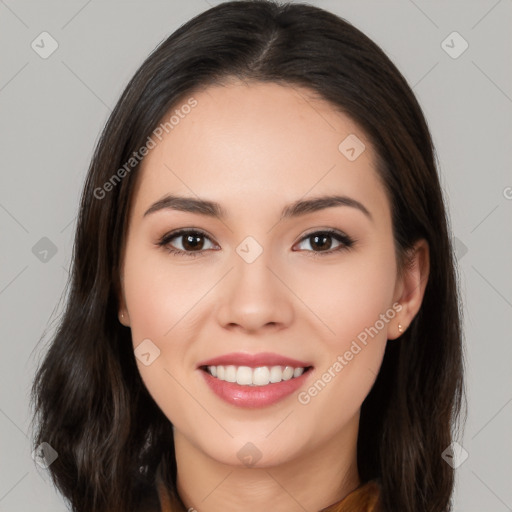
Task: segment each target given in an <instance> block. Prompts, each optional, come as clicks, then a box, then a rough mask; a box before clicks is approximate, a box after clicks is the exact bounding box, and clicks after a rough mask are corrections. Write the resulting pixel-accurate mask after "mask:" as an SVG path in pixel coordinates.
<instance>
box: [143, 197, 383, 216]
mask: <svg viewBox="0 0 512 512" xmlns="http://www.w3.org/2000/svg"><path fill="white" fill-rule="evenodd" d="M335 206H349V207H351V208H356V209H357V210H359V211H361V212H362V213H364V215H365V216H366V217H368V219H370V220H371V221H372V222H373V217H372V214H371V213H370V212H369V211H368V209H367V208H366V207H365V206H364V205H363V204H362V203H360V202H359V201H357V200H355V199H353V198H351V197H348V196H343V195H326V196H319V197H315V198H312V199H299V200H298V201H295V202H293V203H291V204H289V205H286V206H285V207H284V208H283V210H282V212H281V219H280V220H284V219H288V218H293V217H300V216H301V215H306V214H308V213H313V212H316V211H320V210H324V209H326V208H332V207H335ZM166 209H171V210H177V211H182V212H189V213H196V214H199V215H206V216H209V217H215V218H217V219H219V220H223V219H226V218H227V216H228V215H227V211H226V210H225V209H224V208H223V207H222V206H221V205H220V204H219V203H217V202H215V201H209V200H206V199H196V198H194V197H183V196H176V195H169V194H168V195H166V196H164V197H162V198H161V199H159V200H158V201H157V202H156V203H154V204H152V205H151V206H150V207H149V208H148V209H147V210H146V212H145V213H144V217H146V216H147V215H150V214H151V213H154V212H157V211H160V210H166Z"/></svg>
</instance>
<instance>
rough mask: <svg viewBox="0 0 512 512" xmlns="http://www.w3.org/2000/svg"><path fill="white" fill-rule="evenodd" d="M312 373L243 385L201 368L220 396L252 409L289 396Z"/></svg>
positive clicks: (230, 402) (209, 384)
mask: <svg viewBox="0 0 512 512" xmlns="http://www.w3.org/2000/svg"><path fill="white" fill-rule="evenodd" d="M302 364H303V363H301V364H300V365H299V366H301V365H302ZM213 366H216V365H213ZM263 366H266V365H263ZM293 366H295V365H293ZM311 373H312V372H311V371H306V372H304V373H303V374H302V375H301V376H300V377H294V378H292V379H290V380H283V381H281V382H276V383H273V384H267V385H266V386H241V385H240V384H237V383H236V382H226V381H224V380H219V379H216V378H215V377H212V376H211V375H210V374H209V373H208V372H207V371H205V370H201V374H202V375H203V378H204V379H205V381H206V383H207V384H208V386H209V387H210V389H211V390H212V391H213V392H214V393H215V394H216V395H217V396H218V397H220V398H221V399H222V400H224V401H225V402H227V403H229V404H232V405H236V406H238V407H246V408H252V409H259V408H262V407H267V406H269V405H272V404H274V403H276V402H279V401H280V400H282V399H283V398H285V397H287V396H289V395H290V394H292V393H293V392H294V391H297V389H299V387H301V386H302V385H304V383H305V381H306V379H308V378H309V375H310V374H311Z"/></svg>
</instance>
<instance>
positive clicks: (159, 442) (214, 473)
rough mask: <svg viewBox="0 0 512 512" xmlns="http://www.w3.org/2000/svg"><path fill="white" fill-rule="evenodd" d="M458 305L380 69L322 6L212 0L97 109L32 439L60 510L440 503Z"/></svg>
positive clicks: (438, 194) (393, 72) (450, 262)
mask: <svg viewBox="0 0 512 512" xmlns="http://www.w3.org/2000/svg"><path fill="white" fill-rule="evenodd" d="M460 314H461V313H460V309H459V302H458V294H457V284H456V277H455V271H454V258H453V254H452V246H451V242H450V237H449V230H448V224H447V218H446V213H445V207H444V203H443V197H442V191H441V187H440V184H439V180H438V176H437V171H436V165H435V161H434V149H433V145H432V141H431V137H430V134H429V131H428V128H427V124H426V122H425V119H424V116H423V114H422V111H421V109H420V107H419V105H418V103H417V101H416V99H415V97H414V95H413V93H412V91H411V89H410V88H409V86H408V85H407V83H406V81H405V79H404V78H403V77H402V75H401V74H400V72H399V71H398V70H397V69H396V67H395V66H394V65H393V64H392V63H391V62H390V60H389V59H388V58H387V57H386V56H385V55H384V53H383V52H382V50H380V48H379V47H378V46H376V45H375V43H373V42H372V41H371V40H369V39H368V38H367V37H366V36H365V35H364V34H362V33H361V32H360V31H358V30H357V29H356V28H354V27H353V26H352V25H350V24H349V23H348V22H346V21H344V20H342V19H340V18H339V17H337V16H335V15H333V14H331V13H328V12H326V11H324V10H322V9H319V8H316V7H313V6H309V5H305V4H286V5H278V4H276V3H273V2H269V1H251V2H245V1H240V2H226V3H223V4H220V5H218V6H217V7H214V8H212V9H210V10H208V11H206V12H204V13H203V14H201V15H199V16H197V17H195V18H194V19H192V20H191V21H189V22H188V23H186V24H185V25H183V26H182V27H180V28H179V29H178V30H177V31H176V32H174V33H173V34H172V35H171V36H170V37H169V38H168V39H167V40H166V41H164V42H163V43H162V44H161V45H160V46H159V47H158V48H157V49H156V50H155V51H154V52H153V53H152V54H151V55H150V56H149V58H148V59H147V60H146V61H145V62H144V63H143V65H142V66H141V68H140V69H139V70H138V71H137V73H136V74H135V76H134V77H133V79H132V80H131V81H130V83H129V84H128V86H127V88H126V90H125V91H124V93H123V95H122V97H121V99H120V100H119V102H118V104H117V105H116V107H115V109H114V111H113V113H112V115H111V117H110V119H109V121H108V122H107V125H106V127H105V129H104V132H103V134H102V136H101V139H100V141H99V143H98V146H97V149H96V151H95V154H94V156H93V159H92V162H91V166H90V168H89V173H88V176H87V180H86V183H85V187H84V190H83V195H82V201H81V205H80V215H79V219H78V226H77V231H76V240H75V247H74V258H73V267H72V273H71V288H70V291H69V296H68V299H67V309H66V311H65V313H64V315H63V318H62V320H61V323H60V326H59V329H58V330H57V333H56V334H55V337H54V339H53V340H52V344H51V347H50V349H49V351H48V353H47V355H46V357H45V359H44V361H43V363H42V365H41V367H40V369H39V371H38V373H37V375H36V379H35V382H34V387H33V399H34V402H35V413H36V414H35V419H37V420H38V430H37V435H36V438H35V446H40V445H41V443H43V442H44V443H48V445H49V446H51V447H52V449H54V450H55V451H56V452H57V453H58V457H57V458H56V459H55V460H54V461H53V462H52V463H51V465H50V466H49V471H50V472H51V475H52V477H53V480H54V482H55V484H56V485H57V487H58V488H59V490H60V491H61V493H62V494H63V495H64V496H65V498H66V499H67V500H68V501H69V502H70V504H71V506H72V508H73V510H76V511H93V510H94V511H107V510H110V511H111V510H122V511H127V510H187V509H188V510H197V511H199V512H203V511H205V512H208V511H214V510H224V511H229V510H239V509H244V510H248V511H256V510H264V509H271V510H274V511H292V510H324V511H331V512H332V511H338V512H347V511H356V510H357V511H366V510H367V511H374V512H377V511H378V510H379V511H415V512H419V511H425V512H427V511H429V512H440V511H445V510H449V509H450V497H451V494H452V491H453V485H454V474H453V469H452V467H451V466H450V465H448V464H447V463H446V462H445V461H444V460H443V458H442V457H441V454H442V452H443V451H444V450H445V449H446V448H447V447H449V446H450V443H451V442H452V434H453V429H454V427H455V426H457V422H458V418H459V413H460V409H461V404H462V398H463V358H462V341H461V323H460Z"/></svg>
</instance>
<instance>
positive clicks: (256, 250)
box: [218, 236, 292, 330]
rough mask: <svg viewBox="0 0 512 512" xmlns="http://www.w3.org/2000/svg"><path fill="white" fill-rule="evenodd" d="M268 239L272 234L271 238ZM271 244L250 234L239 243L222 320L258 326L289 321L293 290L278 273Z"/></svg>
mask: <svg viewBox="0 0 512 512" xmlns="http://www.w3.org/2000/svg"><path fill="white" fill-rule="evenodd" d="M267 239H268V238H267ZM272 256H273V253H272V251H271V250H270V248H265V247H264V246H263V245H262V244H260V243H259V242H258V241H257V240H256V238H255V237H252V236H248V237H246V238H245V239H244V240H242V242H241V243H240V244H239V245H238V246H237V247H236V254H234V259H233V265H234V268H233V269H232V271H231V272H230V273H229V277H228V279H227V281H226V286H225V287H224V289H223V291H222V294H221V295H222V297H221V299H220V300H221V305H220V307H219V309H218V320H219V322H220V323H221V324H223V325H225V326H226V325H228V324H238V325H240V326H241V327H244V328H246V329H249V330H255V329H258V328H260V327H263V326H264V325H267V324H286V323H288V322H289V321H290V320H291V317H292V304H291V297H290V293H289V291H288V290H287V288H286V286H284V285H283V283H282V282H281V280H280V279H279V278H278V277H277V276H276V274H279V271H278V270H277V271H276V270H275V269H274V268H273V267H277V268H278V267H279V265H278V264H276V262H275V261H273V258H272Z"/></svg>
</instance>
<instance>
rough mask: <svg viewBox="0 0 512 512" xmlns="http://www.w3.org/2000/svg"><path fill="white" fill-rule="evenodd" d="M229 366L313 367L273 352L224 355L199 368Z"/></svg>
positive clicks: (308, 363) (207, 361) (204, 362)
mask: <svg viewBox="0 0 512 512" xmlns="http://www.w3.org/2000/svg"><path fill="white" fill-rule="evenodd" d="M229 365H232V366H249V368H257V367H259V366H293V367H294V368H306V367H308V366H312V365H311V363H310V362H305V361H298V360H297V359H291V358H289V357H285V356H281V355H279V354H274V353H272V352H261V353H259V354H245V353H243V352H233V353H231V354H224V355H223V356H218V357H214V358H213V359H208V360H206V361H202V362H200V363H199V364H198V365H197V367H198V368H201V367H202V366H229ZM285 382H287V381H285ZM277 384H279V383H277Z"/></svg>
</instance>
